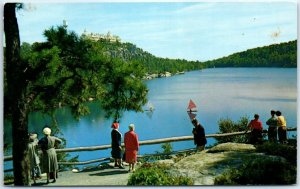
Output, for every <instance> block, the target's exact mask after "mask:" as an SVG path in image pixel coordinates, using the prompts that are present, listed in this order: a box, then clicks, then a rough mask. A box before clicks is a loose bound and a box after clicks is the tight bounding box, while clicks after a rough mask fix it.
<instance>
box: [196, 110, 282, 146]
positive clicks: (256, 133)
mask: <svg viewBox="0 0 300 189" xmlns="http://www.w3.org/2000/svg"><path fill="white" fill-rule="evenodd" d="M192 124H193V125H194V128H193V131H192V133H193V135H194V143H195V145H196V151H202V150H204V147H205V145H206V143H207V140H206V137H205V129H204V127H203V126H202V125H201V124H200V123H199V121H198V120H197V119H196V118H193V119H192ZM266 124H267V125H268V126H269V128H268V140H269V141H270V142H273V143H277V134H278V140H279V143H281V144H286V143H287V131H286V120H285V117H284V116H283V115H282V113H281V112H280V111H275V110H271V118H269V119H268V120H267V122H266ZM247 128H248V129H251V135H250V138H249V143H250V144H260V143H262V139H263V125H262V122H261V121H260V120H259V115H258V114H255V115H254V119H253V120H251V121H250V122H249V124H248V126H247ZM246 131H247V130H246Z"/></svg>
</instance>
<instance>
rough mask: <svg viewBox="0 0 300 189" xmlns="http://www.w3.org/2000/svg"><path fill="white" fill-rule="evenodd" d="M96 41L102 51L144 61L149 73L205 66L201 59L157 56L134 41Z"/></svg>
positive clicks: (187, 69)
mask: <svg viewBox="0 0 300 189" xmlns="http://www.w3.org/2000/svg"><path fill="white" fill-rule="evenodd" d="M94 43H97V45H99V46H100V47H101V48H102V52H104V53H105V54H106V55H109V56H111V57H113V58H121V59H123V60H125V61H137V62H140V63H143V64H144V66H145V69H146V72H148V73H164V72H171V73H176V72H181V71H189V70H196V69H202V68H203V66H202V64H201V63H200V62H199V61H187V60H184V59H169V58H158V57H155V56H153V55H152V54H150V53H148V52H146V51H143V50H142V49H141V48H138V47H136V46H135V45H134V44H132V43H120V42H117V43H111V42H108V41H97V42H94Z"/></svg>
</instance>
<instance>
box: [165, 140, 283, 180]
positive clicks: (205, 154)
mask: <svg viewBox="0 0 300 189" xmlns="http://www.w3.org/2000/svg"><path fill="white" fill-rule="evenodd" d="M254 150H255V147H254V146H253V145H251V144H238V143H224V144H220V145H217V146H215V147H213V148H211V149H209V150H204V151H202V152H198V153H195V154H193V155H190V156H187V157H185V158H183V159H181V160H180V161H178V162H176V163H174V164H173V165H172V167H173V170H172V174H176V175H182V176H188V177H191V178H192V179H193V180H194V185H214V179H215V177H217V176H219V175H221V174H222V173H224V172H225V171H227V170H229V169H230V168H238V167H239V166H240V165H241V164H242V163H243V162H244V160H246V159H249V158H250V159H257V158H265V157H266V155H264V154H262V153H255V152H254ZM274 158H279V157H274ZM166 163H168V164H170V162H166Z"/></svg>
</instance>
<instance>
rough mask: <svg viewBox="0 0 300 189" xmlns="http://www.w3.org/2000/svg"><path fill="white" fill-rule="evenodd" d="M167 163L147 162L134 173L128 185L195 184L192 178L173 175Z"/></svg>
mask: <svg viewBox="0 0 300 189" xmlns="http://www.w3.org/2000/svg"><path fill="white" fill-rule="evenodd" d="M169 170H170V168H169V167H167V166H166V165H162V164H155V163H145V164H143V165H142V166H141V167H140V168H139V169H137V170H136V172H135V173H133V174H132V175H131V176H130V178H129V180H128V183H127V185H131V186H135V185H138V186H182V185H193V181H192V179H190V178H188V177H184V176H173V175H171V174H170V173H169Z"/></svg>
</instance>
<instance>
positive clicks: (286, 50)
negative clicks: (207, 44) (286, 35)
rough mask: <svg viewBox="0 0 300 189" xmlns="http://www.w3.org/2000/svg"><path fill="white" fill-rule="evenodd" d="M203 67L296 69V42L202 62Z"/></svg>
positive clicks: (259, 48)
mask: <svg viewBox="0 0 300 189" xmlns="http://www.w3.org/2000/svg"><path fill="white" fill-rule="evenodd" d="M203 64H204V65H205V67H209V68H212V67H293V68H294V67H297V40H294V41H290V42H285V43H280V44H274V45H269V46H265V47H258V48H254V49H249V50H247V51H244V52H239V53H234V54H232V55H229V56H227V57H223V58H219V59H215V60H210V61H207V62H203Z"/></svg>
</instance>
